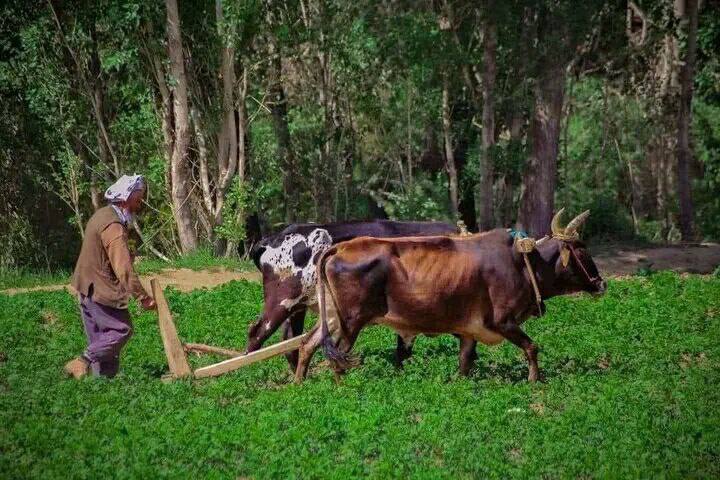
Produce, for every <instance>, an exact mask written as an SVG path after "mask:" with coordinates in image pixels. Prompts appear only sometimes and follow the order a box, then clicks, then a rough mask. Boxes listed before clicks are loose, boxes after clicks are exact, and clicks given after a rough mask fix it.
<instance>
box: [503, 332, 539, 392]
mask: <svg viewBox="0 0 720 480" xmlns="http://www.w3.org/2000/svg"><path fill="white" fill-rule="evenodd" d="M497 331H498V333H500V334H501V335H502V336H503V337H505V338H507V339H508V340H510V341H511V342H512V343H514V344H515V345H517V346H518V347H520V348H521V349H522V350H523V352H525V358H527V361H528V366H529V367H530V372H529V374H528V381H529V382H537V381H538V379H539V378H540V369H539V368H538V362H537V353H538V346H537V345H535V343H533V341H532V339H531V338H530V337H528V336H527V334H526V333H525V332H523V331H522V330H521V329H520V327H519V326H517V325H515V324H513V323H503V324H501V325H500V326H499V327H498V328H497Z"/></svg>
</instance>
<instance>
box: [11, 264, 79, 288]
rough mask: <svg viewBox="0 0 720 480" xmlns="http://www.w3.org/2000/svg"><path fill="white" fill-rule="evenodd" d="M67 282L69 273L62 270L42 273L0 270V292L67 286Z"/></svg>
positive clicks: (16, 269) (14, 269)
mask: <svg viewBox="0 0 720 480" xmlns="http://www.w3.org/2000/svg"><path fill="white" fill-rule="evenodd" d="M69 281H70V273H69V272H67V271H64V270H57V271H44V272H43V271H36V270H24V269H18V268H5V269H3V268H0V290H5V289H8V288H29V287H38V286H42V285H60V284H67V283H69Z"/></svg>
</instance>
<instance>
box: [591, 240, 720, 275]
mask: <svg viewBox="0 0 720 480" xmlns="http://www.w3.org/2000/svg"><path fill="white" fill-rule="evenodd" d="M592 253H593V259H594V260H595V263H596V264H597V266H598V269H599V270H600V274H601V275H603V276H604V277H624V276H628V275H633V274H635V273H637V272H638V270H641V269H650V270H653V271H657V270H673V271H676V272H679V273H698V274H708V273H712V272H713V271H714V270H715V269H716V268H717V267H718V265H720V245H719V244H717V243H703V244H693V245H672V246H658V247H654V246H653V247H647V248H637V247H630V246H627V245H610V244H608V245H602V246H598V247H593V248H592Z"/></svg>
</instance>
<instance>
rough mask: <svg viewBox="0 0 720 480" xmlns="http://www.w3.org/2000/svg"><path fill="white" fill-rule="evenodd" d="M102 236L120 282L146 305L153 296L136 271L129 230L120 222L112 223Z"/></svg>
mask: <svg viewBox="0 0 720 480" xmlns="http://www.w3.org/2000/svg"><path fill="white" fill-rule="evenodd" d="M100 238H101V239H102V243H103V247H105V251H106V252H107V254H108V258H109V259H110V265H111V266H112V269H113V271H114V272H115V276H117V278H118V280H120V284H121V285H122V286H123V288H125V290H126V291H127V292H130V294H131V295H132V296H133V297H135V298H137V299H138V300H139V301H140V302H141V303H143V305H145V303H146V302H147V301H148V300H151V299H152V297H150V295H148V293H147V292H146V291H145V288H144V287H143V286H142V284H141V283H140V279H139V278H138V276H137V274H136V273H135V269H133V264H132V258H131V256H130V250H129V249H128V244H127V230H125V228H124V227H123V226H122V225H121V224H119V223H112V224H110V225H109V226H108V227H107V228H106V229H105V230H103V232H102V233H101V234H100Z"/></svg>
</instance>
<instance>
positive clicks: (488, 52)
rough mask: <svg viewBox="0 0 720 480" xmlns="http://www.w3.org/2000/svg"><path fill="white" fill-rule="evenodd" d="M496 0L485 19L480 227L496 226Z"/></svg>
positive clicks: (487, 9) (490, 2)
mask: <svg viewBox="0 0 720 480" xmlns="http://www.w3.org/2000/svg"><path fill="white" fill-rule="evenodd" d="M493 3H494V2H493V0H488V1H487V2H486V5H485V12H484V19H483V34H484V39H483V41H484V45H483V73H482V91H483V93H482V97H483V106H482V151H481V159H480V166H481V169H480V170H481V177H480V230H489V229H491V228H493V227H494V226H495V219H494V217H495V215H494V205H493V180H494V177H495V166H494V162H493V148H494V147H495V79H496V76H497V63H496V58H495V55H496V51H497V29H496V26H495V21H494V19H493V6H494V5H493Z"/></svg>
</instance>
